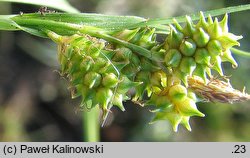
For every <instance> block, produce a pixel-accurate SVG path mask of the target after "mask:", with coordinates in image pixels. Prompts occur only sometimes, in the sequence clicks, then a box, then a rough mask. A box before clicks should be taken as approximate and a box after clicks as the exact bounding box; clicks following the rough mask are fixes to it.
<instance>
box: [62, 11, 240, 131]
mask: <svg viewBox="0 0 250 158" xmlns="http://www.w3.org/2000/svg"><path fill="white" fill-rule="evenodd" d="M227 19H228V16H227V15H225V17H224V18H223V20H222V21H221V22H218V19H217V18H215V20H214V21H213V20H212V18H211V17H210V16H209V17H208V21H206V20H205V18H204V15H203V14H202V13H201V15H200V20H199V21H198V23H197V24H193V22H192V20H191V18H190V17H188V16H187V17H186V25H185V26H184V27H182V26H181V25H180V24H179V23H178V22H177V21H176V20H174V26H173V25H170V33H169V35H167V37H166V39H165V41H163V42H158V41H156V32H155V29H154V28H136V29H133V30H128V29H126V30H123V31H119V32H112V33H110V34H109V35H110V36H113V37H114V38H117V39H119V40H122V41H125V42H128V43H131V44H134V45H137V46H140V47H143V48H144V49H147V50H149V51H150V52H151V53H152V58H148V57H146V56H143V55H142V54H140V53H138V52H136V51H132V50H131V49H129V48H128V47H126V46H124V45H122V44H121V43H120V44H117V43H115V42H110V41H105V40H103V39H98V38H94V37H91V36H89V35H85V34H76V35H73V36H62V37H61V39H60V41H59V54H58V55H59V62H60V64H61V70H62V74H64V75H65V76H67V77H68V79H69V81H70V84H71V86H70V87H71V89H72V97H73V98H75V97H78V96H81V97H82V103H81V106H83V107H86V108H92V107H94V106H97V105H98V106H99V107H100V108H101V109H102V110H103V111H104V115H105V114H107V112H108V111H109V109H110V107H111V106H112V105H116V106H118V107H119V108H120V109H121V110H124V107H123V104H122V102H123V101H125V100H128V99H132V100H133V101H134V102H136V103H140V104H143V105H154V109H152V112H155V113H156V115H155V118H154V119H153V121H152V122H154V121H157V120H165V119H167V120H169V121H170V123H171V124H172V125H173V128H174V130H175V131H177V129H178V125H179V124H182V125H184V127H186V128H187V129H188V130H191V127H190V125H189V119H190V117H191V116H200V117H203V116H205V115H204V114H203V113H201V112H200V111H199V110H198V109H197V107H196V102H197V101H199V100H198V99H197V96H196V94H195V93H194V91H192V90H191V89H190V88H189V86H188V82H187V80H188V77H194V76H196V77H199V78H201V79H203V81H204V83H206V82H207V75H208V76H209V77H211V76H212V74H211V69H212V70H215V71H217V72H218V73H219V74H220V75H223V71H222V67H221V62H223V61H229V62H231V63H232V64H233V66H234V67H236V66H237V63H236V61H235V60H234V58H233V57H232V55H231V52H230V48H231V47H232V46H235V45H239V43H238V42H237V40H238V39H240V38H242V37H241V36H235V35H233V34H232V33H229V32H228V26H227ZM154 56H156V57H158V58H159V57H160V58H161V59H162V60H161V61H156V60H153V57H154ZM133 91H134V94H131V92H133ZM145 96H146V97H145ZM145 98H147V99H145Z"/></svg>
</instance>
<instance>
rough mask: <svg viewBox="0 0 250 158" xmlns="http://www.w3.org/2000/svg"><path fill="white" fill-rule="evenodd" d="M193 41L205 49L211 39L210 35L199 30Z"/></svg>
mask: <svg viewBox="0 0 250 158" xmlns="http://www.w3.org/2000/svg"><path fill="white" fill-rule="evenodd" d="M193 39H194V41H195V43H196V44H197V46H198V47H205V46H206V45H207V43H208V41H209V39H210V37H209V35H208V34H207V33H206V32H205V31H204V30H203V29H202V28H199V29H198V30H197V31H196V32H195V33H194V35H193Z"/></svg>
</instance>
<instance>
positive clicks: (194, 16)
mask: <svg viewBox="0 0 250 158" xmlns="http://www.w3.org/2000/svg"><path fill="white" fill-rule="evenodd" d="M249 9H250V4H246V5H239V6H233V7H227V8H221V9H215V10H210V11H205V12H203V13H204V15H205V17H207V16H208V15H209V14H210V15H211V16H218V15H223V14H226V13H233V12H240V11H245V10H249ZM188 16H190V17H191V18H192V20H198V19H199V18H200V16H199V12H198V13H196V14H190V15H188ZM174 18H175V19H176V20H177V21H178V22H180V23H181V22H185V21H186V19H185V16H178V17H170V18H155V19H149V20H146V21H143V22H141V23H138V24H134V25H131V26H128V27H127V28H130V29H132V28H137V27H146V26H155V25H159V24H165V25H167V24H172V23H173V19H174Z"/></svg>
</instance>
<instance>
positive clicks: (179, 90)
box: [168, 85, 187, 102]
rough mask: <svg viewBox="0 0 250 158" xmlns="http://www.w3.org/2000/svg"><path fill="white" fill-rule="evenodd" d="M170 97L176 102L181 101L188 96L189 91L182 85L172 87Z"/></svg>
mask: <svg viewBox="0 0 250 158" xmlns="http://www.w3.org/2000/svg"><path fill="white" fill-rule="evenodd" d="M168 95H169V97H170V98H171V99H172V100H173V101H174V102H176V101H181V100H183V99H184V98H185V97H186V96H187V89H186V87H184V86H182V85H174V86H172V87H170V89H169V92H168Z"/></svg>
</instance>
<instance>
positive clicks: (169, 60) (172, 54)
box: [164, 49, 181, 67]
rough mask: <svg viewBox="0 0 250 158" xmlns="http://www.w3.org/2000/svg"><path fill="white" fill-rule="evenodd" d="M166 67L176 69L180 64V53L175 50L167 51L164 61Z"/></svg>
mask: <svg viewBox="0 0 250 158" xmlns="http://www.w3.org/2000/svg"><path fill="white" fill-rule="evenodd" d="M164 61H165V63H166V65H167V66H171V67H178V66H179V64H180V62H181V53H180V52H179V51H178V50H177V49H170V50H169V51H167V53H166V56H165V59H164Z"/></svg>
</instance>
